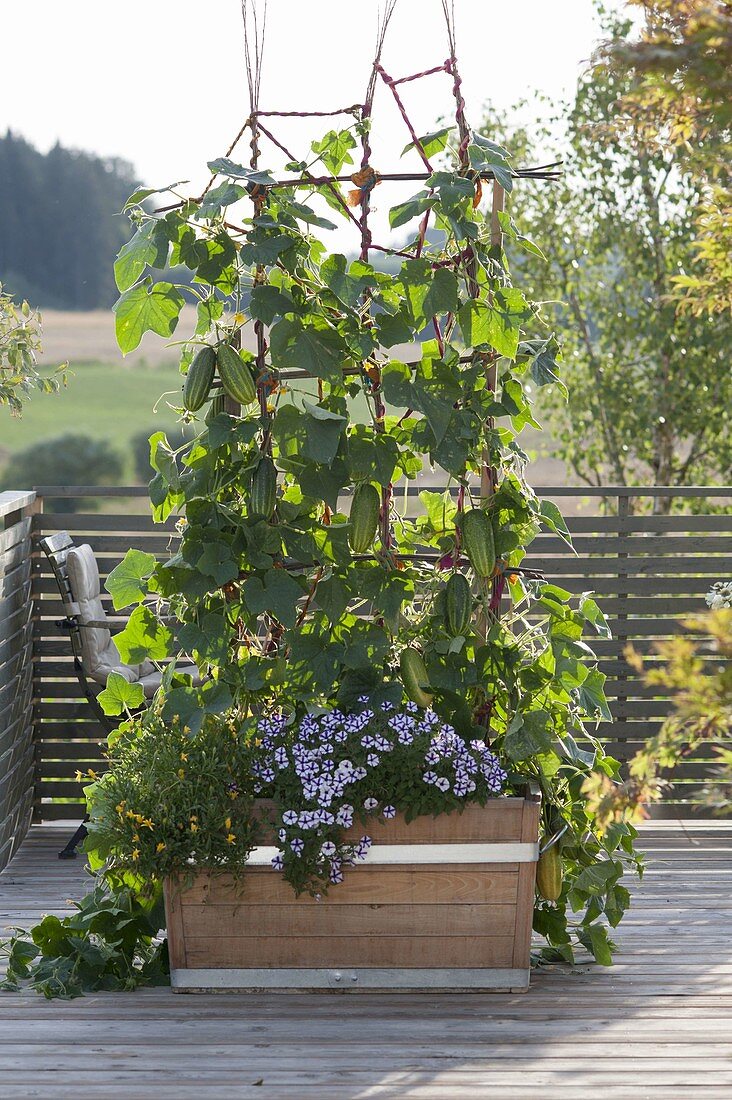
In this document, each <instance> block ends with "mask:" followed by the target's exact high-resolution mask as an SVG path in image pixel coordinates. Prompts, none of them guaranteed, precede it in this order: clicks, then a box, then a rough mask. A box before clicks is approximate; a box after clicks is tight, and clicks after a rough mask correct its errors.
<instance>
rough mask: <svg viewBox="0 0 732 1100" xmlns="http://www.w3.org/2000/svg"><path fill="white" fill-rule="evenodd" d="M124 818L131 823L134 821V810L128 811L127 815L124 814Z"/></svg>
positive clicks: (135, 815)
mask: <svg viewBox="0 0 732 1100" xmlns="http://www.w3.org/2000/svg"><path fill="white" fill-rule="evenodd" d="M125 817H129V818H130V819H131V820H132V821H134V820H135V819H136V817H137V814H136V813H135V811H134V810H128V811H127V813H126V814H125Z"/></svg>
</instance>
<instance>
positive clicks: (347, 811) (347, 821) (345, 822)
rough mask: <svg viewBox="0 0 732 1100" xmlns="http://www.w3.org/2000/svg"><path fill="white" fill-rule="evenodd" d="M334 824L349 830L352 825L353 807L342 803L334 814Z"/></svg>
mask: <svg viewBox="0 0 732 1100" xmlns="http://www.w3.org/2000/svg"><path fill="white" fill-rule="evenodd" d="M336 823H337V824H338V825H342V826H343V828H344V829H350V827H351V825H353V806H349V805H348V803H347V802H344V803H343V805H342V806H341V807H340V809H339V810H338V812H337V814H336Z"/></svg>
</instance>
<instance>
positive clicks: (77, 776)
mask: <svg viewBox="0 0 732 1100" xmlns="http://www.w3.org/2000/svg"><path fill="white" fill-rule="evenodd" d="M74 778H75V779H76V782H77V783H80V782H81V780H82V779H83V778H84V773H83V772H80V771H79V770H78V769H77V771H76V775H75V776H74Z"/></svg>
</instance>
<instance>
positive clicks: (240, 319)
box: [234, 313, 247, 325]
mask: <svg viewBox="0 0 732 1100" xmlns="http://www.w3.org/2000/svg"><path fill="white" fill-rule="evenodd" d="M246 319H247V317H246V314H245V313H235V314H234V324H235V325H243V324H244V322H245V321H246Z"/></svg>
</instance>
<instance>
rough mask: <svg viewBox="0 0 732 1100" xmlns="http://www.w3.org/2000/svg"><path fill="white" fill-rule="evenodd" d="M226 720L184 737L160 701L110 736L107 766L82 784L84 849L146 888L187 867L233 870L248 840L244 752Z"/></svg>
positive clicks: (209, 721) (213, 720)
mask: <svg viewBox="0 0 732 1100" xmlns="http://www.w3.org/2000/svg"><path fill="white" fill-rule="evenodd" d="M240 724H241V722H240V721H239V722H238V723H237V722H235V721H234V720H233V719H232V718H229V717H227V718H223V717H218V716H215V715H208V716H207V717H206V718H205V720H204V721H203V723H202V724H201V726H200V731H198V732H197V733H195V734H194V732H193V731H192V730H191V729H190V728H189V727H187V726H184V725H183V723H182V721H180V719H178V718H174V719H173V720H172V721H168V720H166V719H165V718H164V717H163V715H162V713H161V708H160V705H157V706H156V707H155V708H154V709H152V710H149V711H148V712H147V713H146V714H145V715H143V716H142V717H141V718H132V719H129V720H128V721H126V722H124V723H123V724H122V725H121V726H120V727H119V729H118V731H117V732H116V733H115V735H114V736H113V737H112V738H111V739H110V740H111V745H110V748H109V762H110V770H109V771H108V772H107V773H106V775H104V776H102V778H101V779H100V780H98V781H97V782H95V783H93V784H91V785H90V786H89V787H87V789H86V790H87V799H88V804H89V809H90V813H91V815H92V821H91V823H90V825H89V839H88V840H87V842H86V847H87V850H89V851H91V853H92V859H93V862H94V863H96V864H97V865H99V864H101V863H102V862H105V861H106V866H107V867H108V868H109V869H111V870H112V871H113V872H114V873H115V875H117V876H118V877H119V876H124V875H128V874H129V875H134V876H136V877H137V878H139V880H140V882H142V883H145V884H146V887H145V888H146V889H147V888H149V885H150V884H152V883H160V882H162V880H163V879H164V878H165V876H166V875H169V874H175V873H178V872H185V868H186V865H187V862H188V861H189V860H190V859H194V860H195V862H196V865H197V866H200V867H216V866H219V865H221V864H222V863H223V864H225V865H226V867H227V870H232V871H235V872H236V871H237V870H241V869H242V868H243V866H244V864H245V862H246V859H247V856H248V855H249V853H250V851H251V849H252V847H253V845H254V843H255V826H254V823H253V820H252V798H253V794H252V779H251V770H252V769H251V748H250V745H249V743H248V741H247V740H246V739H245V738H243V737H241V736H240V735H239V725H240Z"/></svg>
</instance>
